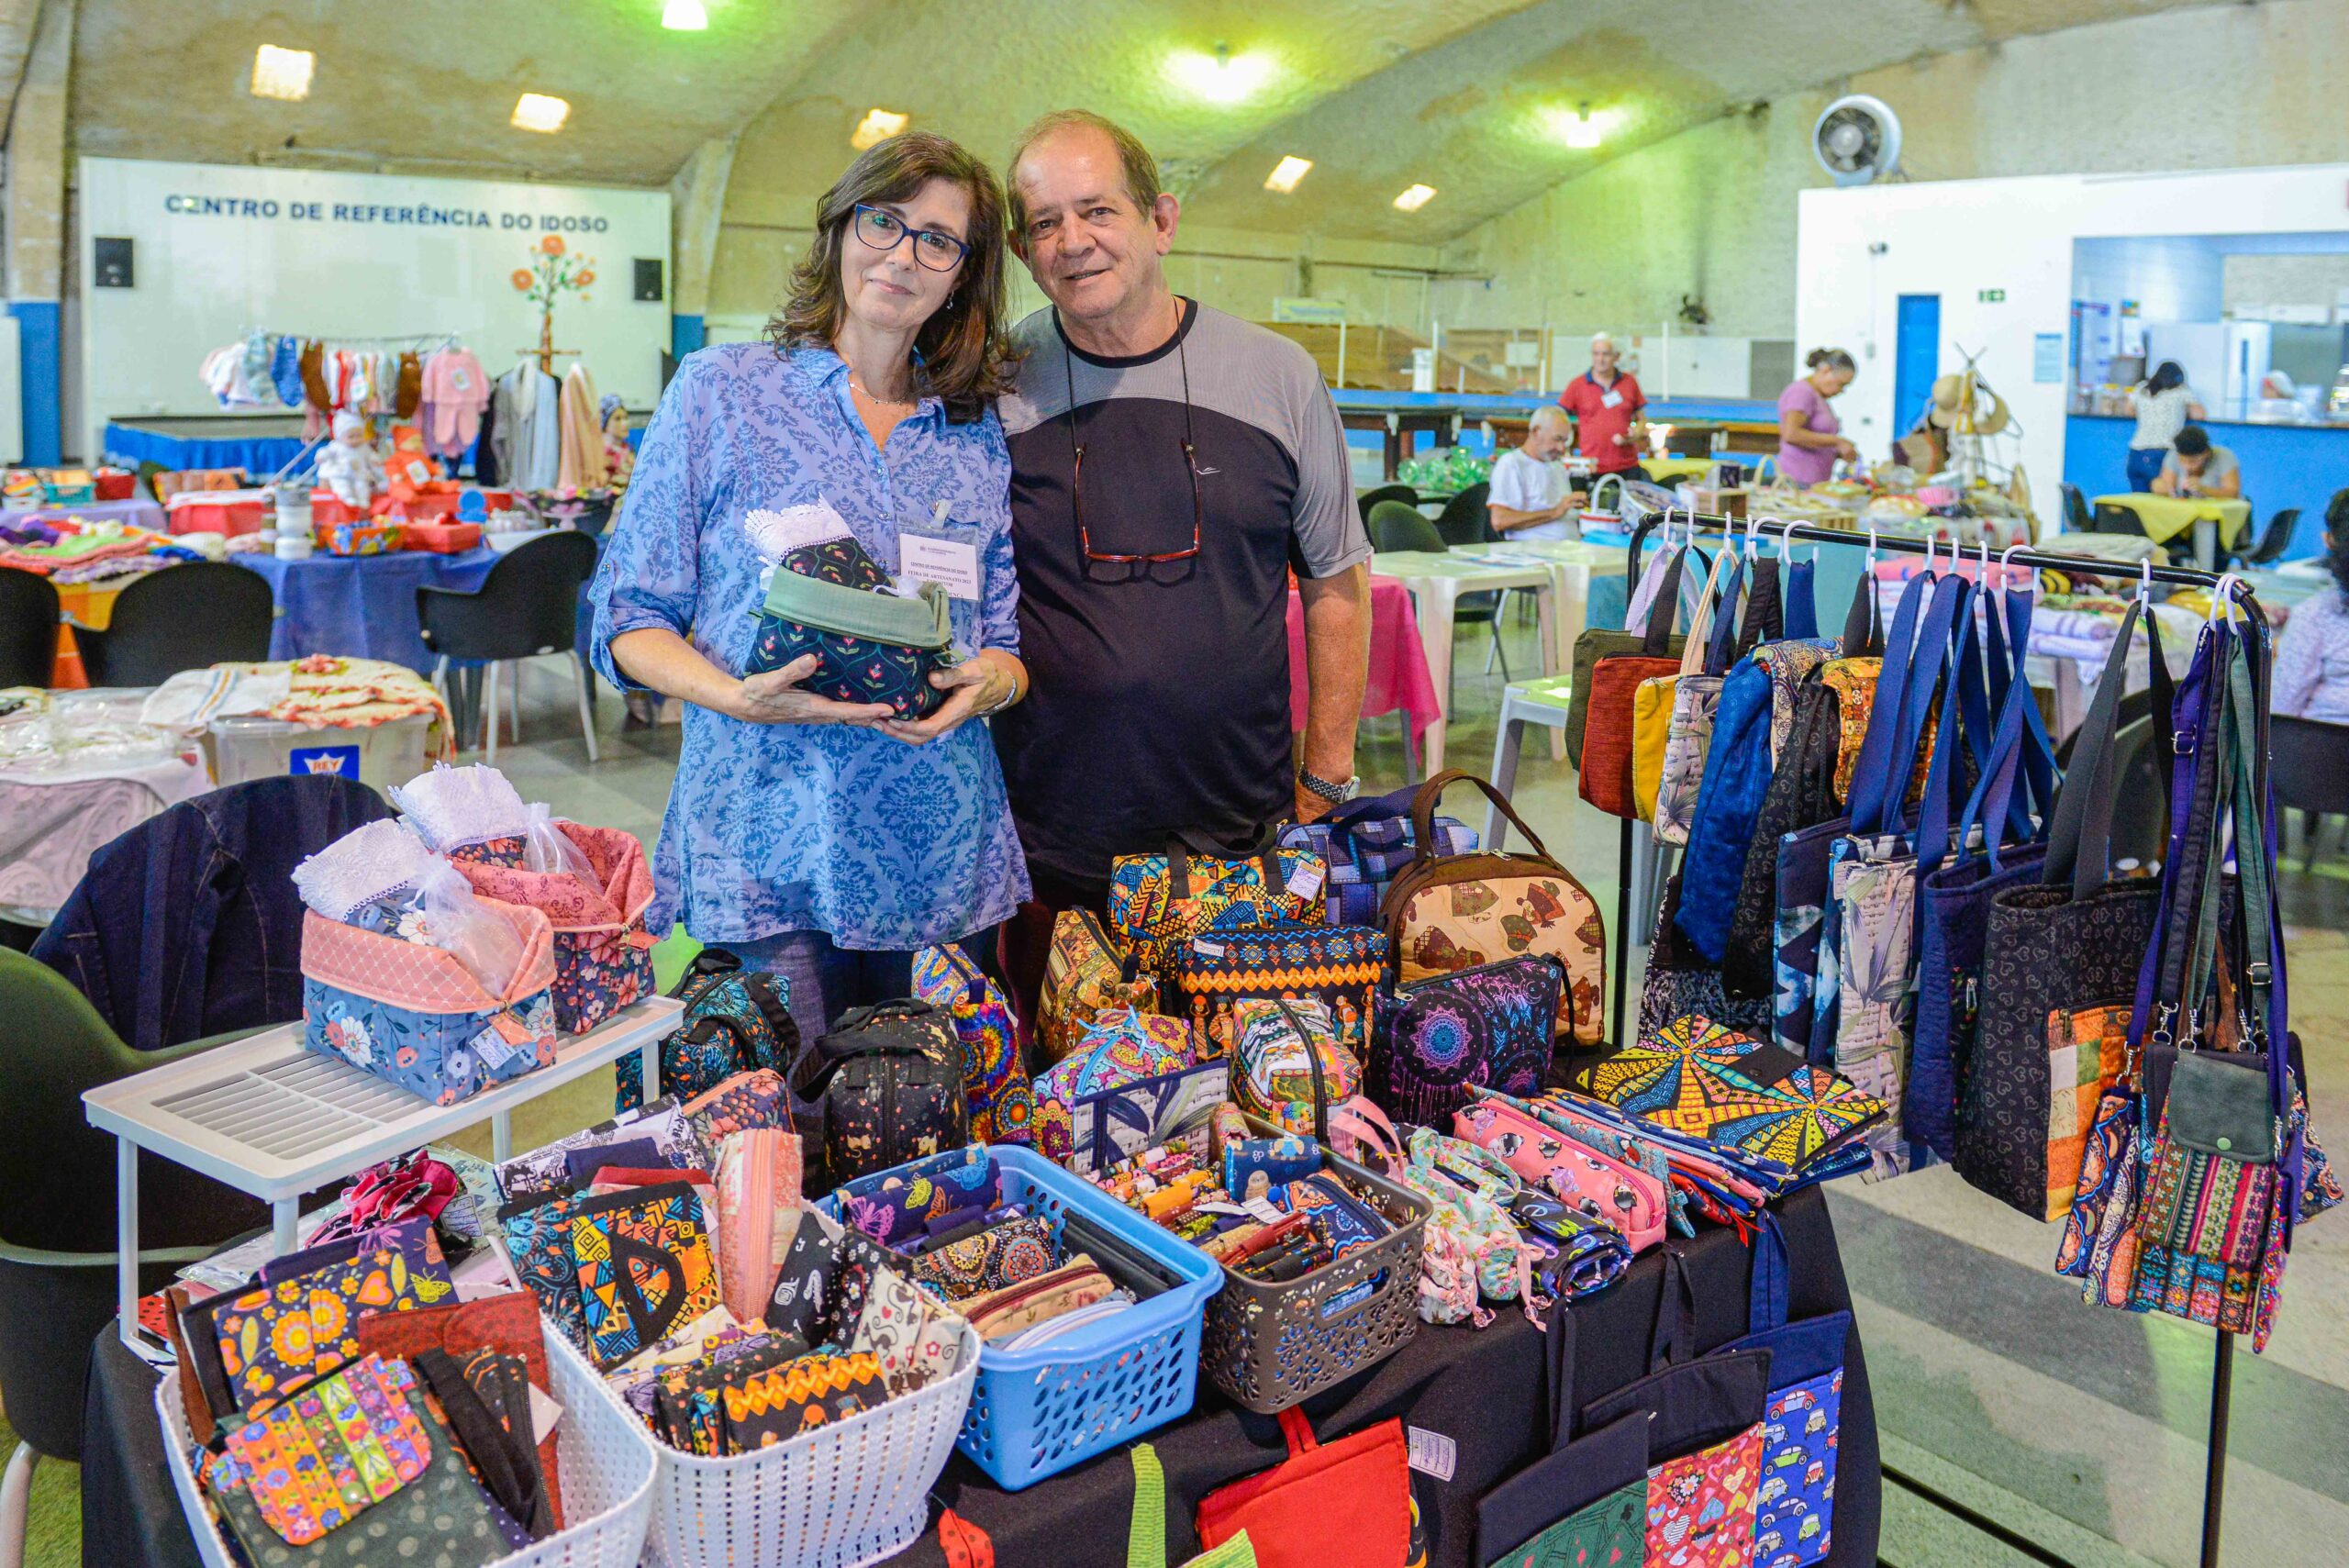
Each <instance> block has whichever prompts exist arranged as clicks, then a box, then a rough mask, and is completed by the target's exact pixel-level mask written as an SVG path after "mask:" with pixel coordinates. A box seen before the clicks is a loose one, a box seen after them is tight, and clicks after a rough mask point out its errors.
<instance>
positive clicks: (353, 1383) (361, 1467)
mask: <svg viewBox="0 0 2349 1568" xmlns="http://www.w3.org/2000/svg"><path fill="white" fill-rule="evenodd" d="M415 1390H416V1379H415V1376H414V1374H412V1373H410V1372H409V1371H408V1369H407V1366H406V1363H405V1362H384V1361H383V1360H381V1359H379V1358H377V1357H375V1356H362V1357H361V1358H359V1360H357V1361H355V1362H351V1364H350V1365H348V1366H346V1367H344V1368H342V1369H341V1370H340V1371H339V1372H335V1373H329V1374H328V1375H327V1376H325V1377H322V1378H320V1379H318V1380H317V1382H315V1383H313V1384H311V1385H309V1386H308V1387H306V1388H305V1389H303V1390H302V1391H301V1392H300V1393H298V1394H295V1395H294V1396H291V1397H289V1398H287V1399H286V1400H284V1402H283V1403H282V1404H279V1405H277V1406H275V1407H272V1408H271V1409H270V1410H269V1412H268V1413H267V1414H265V1415H262V1416H261V1417H259V1418H255V1419H254V1420H251V1421H249V1422H247V1423H246V1424H245V1425H243V1426H241V1427H237V1428H233V1429H230V1430H229V1431H228V1437H227V1443H228V1453H229V1455H230V1456H231V1457H232V1458H233V1459H234V1460H235V1461H236V1462H237V1466H238V1468H239V1470H240V1471H241V1472H243V1473H244V1475H245V1477H246V1485H247V1487H248V1488H249V1489H250V1491H251V1493H252V1498H253V1506H254V1507H256V1508H257V1509H259V1510H260V1513H261V1517H262V1521H263V1522H264V1523H266V1524H267V1525H268V1526H269V1527H270V1529H273V1530H274V1531H276V1532H277V1535H278V1538H279V1539H280V1540H284V1542H285V1543H286V1544H287V1545H289V1546H307V1545H309V1544H310V1543H311V1542H312V1541H315V1540H318V1539H319V1538H320V1537H322V1536H324V1535H325V1534H326V1533H327V1532H328V1530H331V1529H337V1528H338V1527H340V1526H341V1525H343V1524H346V1523H348V1522H349V1521H350V1520H351V1518H354V1517H355V1516H357V1515H358V1514H360V1513H361V1512H362V1511H364V1510H365V1509H367V1508H369V1507H373V1505H375V1504H377V1503H380V1502H382V1501H383V1500H384V1498H386V1497H389V1496H391V1495H392V1494H393V1493H395V1492H397V1491H398V1490H399V1489H400V1488H401V1487H403V1486H405V1485H407V1484H408V1483H409V1482H411V1481H413V1480H415V1479H416V1478H417V1476H419V1475H421V1474H423V1473H424V1469H425V1466H426V1465H427V1464H428V1463H429V1462H430V1459H431V1445H430V1444H429V1442H428V1441H427V1440H426V1438H425V1434H424V1418H423V1417H422V1416H421V1415H420V1414H419V1411H418V1409H417V1402H414V1401H413V1396H414V1394H415Z"/></svg>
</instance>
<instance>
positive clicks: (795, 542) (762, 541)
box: [742, 497, 850, 563]
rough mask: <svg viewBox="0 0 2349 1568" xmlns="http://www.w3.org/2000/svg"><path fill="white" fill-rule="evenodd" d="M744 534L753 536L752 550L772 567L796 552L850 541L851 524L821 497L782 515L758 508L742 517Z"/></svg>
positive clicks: (793, 507)
mask: <svg viewBox="0 0 2349 1568" xmlns="http://www.w3.org/2000/svg"><path fill="white" fill-rule="evenodd" d="M742 531H743V532H744V533H746V534H748V535H749V536H750V539H751V549H753V550H757V551H758V552H759V554H760V555H761V556H762V557H763V558H764V559H765V560H766V561H767V562H770V563H773V562H780V561H781V560H782V559H783V558H784V557H785V556H786V555H788V554H790V553H791V552H792V551H793V550H806V549H807V548H808V547H809V546H810V545H818V544H829V543H831V542H832V541H833V540H834V539H847V538H848V537H850V528H849V526H848V524H847V523H846V522H845V521H843V520H842V519H841V515H840V514H839V513H838V512H835V511H834V510H832V504H831V503H830V502H829V501H826V500H824V499H822V498H821V497H818V499H817V500H815V501H814V502H811V503H810V504H808V505H807V506H792V507H788V508H786V509H785V510H784V511H780V512H777V511H771V510H769V509H768V508H766V507H763V506H762V507H759V508H757V509H755V510H753V511H751V513H750V514H749V515H747V516H746V517H743V519H742Z"/></svg>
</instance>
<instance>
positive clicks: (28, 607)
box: [0, 570, 58, 686]
mask: <svg viewBox="0 0 2349 1568" xmlns="http://www.w3.org/2000/svg"><path fill="white" fill-rule="evenodd" d="M57 621H58V608H57V588H56V585H55V584H52V583H50V580H49V579H48V578H46V577H44V576H42V575H41V574H40V573H38V572H14V571H7V570H0V686H46V685H48V684H50V680H51V679H52V678H53V677H54V676H55V674H56V673H57Z"/></svg>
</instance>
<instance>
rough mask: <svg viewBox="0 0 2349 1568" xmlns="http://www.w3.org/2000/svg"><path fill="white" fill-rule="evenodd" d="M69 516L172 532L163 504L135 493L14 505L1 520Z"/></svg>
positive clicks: (55, 519)
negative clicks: (116, 498) (118, 498)
mask: <svg viewBox="0 0 2349 1568" xmlns="http://www.w3.org/2000/svg"><path fill="white" fill-rule="evenodd" d="M67 517H79V518H81V519H82V520H83V522H85V523H105V522H116V523H128V524H129V525H130V526H131V527H133V528H148V529H151V530H152V531H153V532H156V533H159V534H160V533H166V532H169V531H170V524H169V523H168V521H167V520H166V519H165V517H164V516H163V508H162V505H161V503H160V502H156V501H150V500H147V499H145V498H144V497H141V496H137V495H134V496H132V497H131V498H130V499H129V500H128V501H77V502H74V503H73V504H72V505H70V506H50V504H48V503H47V502H43V503H41V504H40V505H39V506H10V507H9V508H8V509H7V510H6V512H4V513H0V522H9V523H25V522H38V523H55V522H62V521H63V520H64V519H66V518H67Z"/></svg>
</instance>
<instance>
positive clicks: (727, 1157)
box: [718, 1080, 800, 1322]
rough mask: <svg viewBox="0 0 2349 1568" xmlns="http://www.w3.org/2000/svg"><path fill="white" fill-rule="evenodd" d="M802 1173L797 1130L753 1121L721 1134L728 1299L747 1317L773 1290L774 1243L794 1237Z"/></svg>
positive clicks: (721, 1225)
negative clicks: (793, 1228)
mask: <svg viewBox="0 0 2349 1568" xmlns="http://www.w3.org/2000/svg"><path fill="white" fill-rule="evenodd" d="M777 1081H778V1082H780V1080H777ZM799 1179H800V1146H799V1135H798V1134H797V1133H795V1132H788V1131H785V1130H784V1129H779V1128H772V1127H753V1128H745V1129H742V1130H741V1131H740V1132H729V1133H727V1134H725V1135H724V1136H723V1137H722V1138H720V1139H719V1140H718V1256H719V1257H721V1258H723V1259H724V1260H725V1261H726V1267H725V1269H724V1271H723V1272H724V1274H725V1281H724V1287H725V1293H726V1305H727V1306H729V1307H732V1308H733V1309H734V1316H735V1317H737V1318H741V1319H742V1320H743V1321H745V1322H748V1321H749V1320H751V1318H757V1317H759V1316H760V1315H761V1314H763V1313H764V1312H765V1311H766V1304H767V1302H768V1301H769V1300H771V1299H772V1298H773V1297H774V1282H775V1273H776V1266H777V1264H778V1263H779V1262H781V1260H780V1259H779V1258H778V1257H777V1255H776V1252H777V1249H776V1245H775V1243H776V1240H777V1239H778V1238H781V1239H783V1240H785V1241H787V1240H789V1238H790V1235H791V1227H792V1224H793V1222H794V1218H795V1216H796V1212H797V1210H798V1208H799V1198H800V1191H799Z"/></svg>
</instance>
